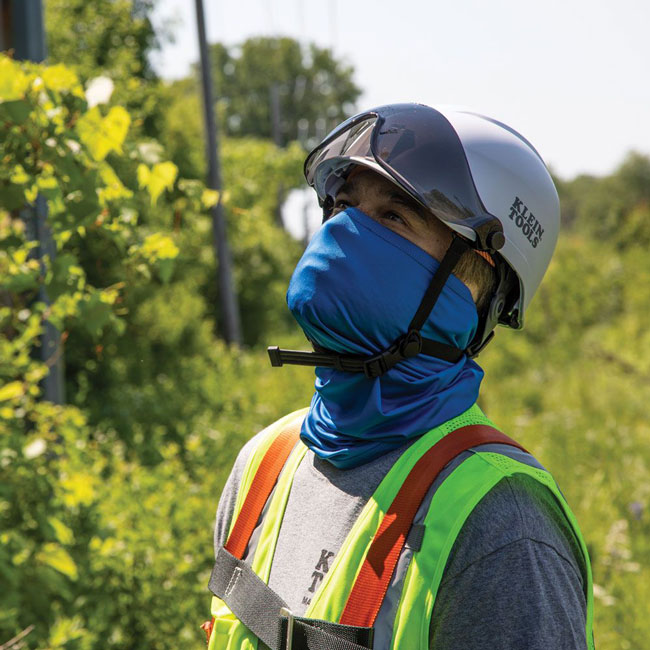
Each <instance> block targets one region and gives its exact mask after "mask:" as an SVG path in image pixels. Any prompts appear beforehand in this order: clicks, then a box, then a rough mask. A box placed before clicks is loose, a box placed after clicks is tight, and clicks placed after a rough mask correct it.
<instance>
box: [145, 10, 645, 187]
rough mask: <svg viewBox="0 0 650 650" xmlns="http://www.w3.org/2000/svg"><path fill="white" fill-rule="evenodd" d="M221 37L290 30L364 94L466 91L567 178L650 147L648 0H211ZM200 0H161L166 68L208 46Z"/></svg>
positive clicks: (441, 98)
mask: <svg viewBox="0 0 650 650" xmlns="http://www.w3.org/2000/svg"><path fill="white" fill-rule="evenodd" d="M204 6H205V10H206V26H207V34H208V40H209V41H210V42H214V41H221V42H224V43H226V44H236V43H241V42H242V41H244V40H245V39H246V38H248V37H250V36H259V35H266V36H271V35H273V36H276V35H288V36H292V37H294V38H296V39H298V40H300V41H302V42H305V43H307V42H316V43H318V44H319V45H320V46H327V47H331V48H332V49H333V51H334V54H335V56H336V57H337V58H339V59H342V60H343V61H345V62H346V63H348V64H350V65H352V66H353V67H354V69H355V77H354V78H355V82H356V83H357V85H358V86H359V87H360V88H362V89H363V94H362V96H361V98H360V100H359V102H358V108H359V109H360V110H361V109H366V108H370V107H372V106H377V105H380V104H387V103H394V102H398V101H418V102H422V103H425V104H430V105H435V104H461V105H465V106H469V107H471V108H473V109H475V110H478V111H480V112H484V113H486V114H488V115H491V116H493V117H496V118H498V119H500V120H501V121H503V122H506V123H507V124H509V125H510V126H512V127H514V128H515V129H517V130H518V131H520V132H521V133H522V134H523V135H524V136H525V137H526V138H528V139H529V140H530V141H531V142H532V143H533V144H534V145H535V147H536V148H537V150H538V151H539V152H540V154H541V155H542V157H543V158H544V160H545V161H546V162H547V164H548V165H549V166H550V167H551V168H552V169H553V171H554V172H555V173H556V174H558V175H559V176H561V177H562V178H566V179H569V178H573V177H574V176H576V175H578V174H581V173H589V174H596V175H603V174H607V173H609V172H611V171H613V170H614V169H615V168H616V167H617V166H618V165H619V164H620V163H621V162H622V161H623V159H624V157H625V154H626V153H627V152H629V151H630V150H636V151H640V152H642V153H645V154H650V36H649V35H648V34H649V33H648V26H649V25H650V2H648V1H647V0H617V1H616V2H613V1H612V0H545V1H544V2H539V1H537V2H535V1H533V0H489V2H488V1H487V0H456V2H453V3H452V2H440V1H439V0H429V1H424V0H423V1H420V2H418V1H416V0H395V1H393V2H389V1H388V0H373V2H367V1H366V2H360V1H359V0H320V2H313V1H312V2H309V1H306V0H237V1H236V2H230V3H225V2H219V1H218V0H204ZM194 12H195V4H194V2H191V0H159V5H158V9H157V13H156V18H155V20H156V22H157V23H158V24H162V23H163V22H164V21H165V20H167V19H172V20H174V21H175V24H174V26H173V32H174V34H175V39H176V41H175V43H173V44H166V45H165V46H164V48H163V50H162V52H160V53H159V54H158V55H156V57H155V60H154V64H155V66H156V69H157V70H158V71H159V73H160V74H161V75H162V76H163V78H166V79H176V78H179V77H183V76H185V75H187V74H188V73H189V67H190V64H191V63H192V62H194V61H196V60H197V59H198V46H197V42H196V22H195V14H194Z"/></svg>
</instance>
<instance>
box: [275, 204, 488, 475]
mask: <svg viewBox="0 0 650 650" xmlns="http://www.w3.org/2000/svg"><path fill="white" fill-rule="evenodd" d="M438 266H439V262H438V261H437V260H435V259H434V258H433V257H431V256H430V255H429V254H428V253H426V252H425V251H424V250H422V249H421V248H419V247H418V246H416V245H415V244H414V243H412V242H410V241H409V240H407V239H405V238H404V237H402V236H400V235H398V234H397V233H395V232H393V231H392V230H390V229H389V228H387V227H385V226H383V225H382V224H380V223H378V222H376V221H374V220H373V219H371V218H370V217H369V216H367V215H365V214H364V213H363V212H361V211H359V210H357V209H355V208H349V209H347V210H345V211H343V212H339V213H338V214H337V215H335V216H334V217H331V218H330V219H328V220H327V221H326V222H325V223H324V224H323V225H322V226H321V228H320V229H319V230H318V231H317V232H316V234H315V235H314V236H313V238H312V240H311V242H310V243H309V245H308V246H307V248H306V250H305V252H304V254H303V256H302V258H301V259H300V261H299V262H298V265H297V266H296V269H295V271H294V273H293V275H292V277H291V281H290V283H289V289H288V291H287V304H288V306H289V309H290V310H291V312H292V314H293V315H294V317H295V319H296V320H297V321H298V323H299V325H300V326H301V327H302V329H303V331H304V332H305V334H306V336H307V338H308V339H310V341H312V342H313V343H314V344H316V345H317V346H320V347H322V348H325V349H328V350H333V351H335V352H340V353H344V354H360V355H373V354H377V353H379V352H381V351H382V350H385V349H386V348H387V347H388V346H389V345H390V344H391V343H392V342H393V341H394V340H395V339H397V338H398V337H399V336H400V335H401V334H404V333H405V331H406V328H407V327H408V324H409V322H410V321H411V318H412V317H413V315H414V314H415V312H416V311H417V309H418V306H419V305H420V301H421V300H422V296H423V295H424V293H425V291H426V290H427V287H428V286H429V283H430V282H431V278H432V276H433V274H434V273H435V271H436V270H437V268H438ZM477 326H478V315H477V312H476V307H475V305H474V301H473V300H472V296H471V293H470V291H469V289H468V288H467V287H466V286H465V285H464V284H463V283H462V282H461V281H460V280H459V279H458V278H456V277H455V276H454V275H451V276H449V278H448V279H447V282H446V283H445V286H444V288H443V290H442V292H441V294H440V296H439V298H438V300H437V302H436V304H435V307H434V308H433V310H432V312H431V314H430V315H429V318H428V320H427V321H426V323H425V325H424V326H423V327H422V329H421V334H422V336H423V337H425V338H429V339H433V340H436V341H440V342H442V343H446V344H448V345H453V346H456V347H458V348H461V349H465V348H466V347H467V346H468V344H469V343H470V341H471V340H472V338H473V337H474V334H475V332H476V328H477ZM482 378H483V371H482V370H481V369H480V367H479V366H478V365H477V364H476V363H475V362H474V361H472V360H471V359H468V358H467V357H466V356H463V357H462V358H461V359H460V361H458V362H457V363H449V362H447V361H443V360H442V359H438V358H436V357H429V356H426V355H422V354H420V355H417V356H415V357H411V358H409V359H406V360H404V361H401V362H400V363H398V364H397V365H396V366H395V367H393V368H391V369H390V370H389V371H388V372H387V373H386V374H385V375H383V376H381V377H377V378H374V379H368V378H367V377H366V376H365V375H363V374H361V373H350V372H343V371H340V370H336V369H333V368H316V384H315V388H316V392H315V394H314V396H313V398H312V401H311V405H310V409H309V413H308V414H307V417H306V418H305V420H304V422H303V425H302V431H301V439H302V440H303V442H304V443H305V444H306V445H307V446H308V447H309V448H310V449H312V450H313V451H314V453H315V454H316V455H318V456H319V457H320V458H324V459H327V460H328V461H330V462H331V463H333V464H334V465H335V466H336V467H338V468H341V469H348V468H351V467H356V466H358V465H361V464H363V463H367V462H369V461H371V460H373V459H375V458H377V457H379V456H381V455H383V454H385V453H387V452H389V451H391V450H393V449H396V448H398V447H400V446H402V445H404V444H405V443H406V442H407V441H409V440H410V439H412V438H415V437H417V436H420V435H422V434H424V433H426V432H427V431H429V430H430V429H432V428H434V427H436V426H438V425H440V424H442V423H443V422H445V421H447V420H449V419H451V418H453V417H455V416H457V415H460V414H461V413H463V412H464V411H466V410H467V409H468V408H469V407H470V406H472V404H474V402H475V401H476V399H477V397H478V389H479V386H480V383H481V380H482Z"/></svg>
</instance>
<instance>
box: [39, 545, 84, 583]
mask: <svg viewBox="0 0 650 650" xmlns="http://www.w3.org/2000/svg"><path fill="white" fill-rule="evenodd" d="M36 559H37V560H38V561H39V562H41V563H42V564H46V565H47V566H50V567H52V568H53V569H56V570H57V571H58V572H59V573H62V574H63V575H64V576H67V577H68V578H70V579H71V580H76V579H77V575H78V574H77V565H76V564H75V562H74V560H73V559H72V558H71V557H70V555H69V554H68V552H67V551H65V550H64V549H63V548H61V546H59V545H58V544H55V543H54V542H50V543H49V544H43V547H42V548H41V550H40V551H39V552H38V553H37V554H36Z"/></svg>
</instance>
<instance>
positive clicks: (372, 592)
mask: <svg viewBox="0 0 650 650" xmlns="http://www.w3.org/2000/svg"><path fill="white" fill-rule="evenodd" d="M489 443H500V444H505V445H511V446H513V447H518V448H519V449H521V450H522V451H526V450H525V449H524V448H523V447H522V446H521V445H520V444H519V443H518V442H515V441H514V440H512V439H511V438H509V437H508V436H506V435H505V434H503V433H501V432H500V431H498V430H497V429H494V428H493V427H490V426H487V425H483V424H473V425H469V426H465V427H461V428H460V429H456V431H452V432H451V433H449V434H447V435H446V436H445V437H444V438H442V439H441V440H439V441H438V442H437V443H436V444H435V445H433V447H431V449H429V450H428V451H427V452H426V453H425V454H424V455H423V456H422V457H421V458H420V460H418V462H417V463H416V464H415V465H414V466H413V469H412V470H411V471H410V473H409V475H408V476H407V477H406V480H405V481H404V483H403V485H402V487H401V488H400V490H399V492H398V493H397V495H396V496H395V498H394V499H393V502H392V503H391V505H390V508H389V509H388V511H387V512H386V514H385V515H384V518H383V520H382V522H381V524H380V526H379V529H378V531H377V533H376V534H375V536H374V538H373V540H372V542H371V544H370V548H369V549H368V553H367V554H366V559H365V560H364V562H363V565H362V566H361V570H360V571H359V575H358V576H357V579H356V581H355V583H354V585H353V587H352V590H351V591H350V595H349V596H348V600H347V602H346V604H345V608H344V610H343V613H342V614H341V618H340V621H339V622H340V623H341V624H343V625H356V626H359V627H372V626H373V625H374V623H375V619H376V618H377V614H378V613H379V609H380V607H381V604H382V602H383V600H384V596H385V595H386V591H387V589H388V585H389V583H390V580H391V577H392V575H393V572H394V570H395V566H396V564H397V560H398V559H399V556H400V554H401V552H402V549H403V547H404V543H405V541H406V536H407V534H408V531H409V529H410V528H411V525H412V523H413V519H414V517H415V515H416V513H417V511H418V508H419V507H420V505H421V503H422V501H423V499H424V497H425V496H426V494H427V492H428V491H429V488H430V487H431V485H432V484H433V482H434V481H435V479H436V477H437V476H438V474H440V472H441V471H442V469H443V468H444V467H445V466H446V465H447V464H448V463H449V462H450V461H452V460H453V459H454V458H455V457H456V456H458V454H460V453H462V452H463V451H466V450H467V449H470V448H471V447H476V446H478V445H484V444H489Z"/></svg>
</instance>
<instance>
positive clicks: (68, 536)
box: [47, 517, 74, 545]
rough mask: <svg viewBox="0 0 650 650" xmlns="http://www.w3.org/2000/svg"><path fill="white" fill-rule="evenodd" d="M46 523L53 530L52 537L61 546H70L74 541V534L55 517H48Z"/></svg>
mask: <svg viewBox="0 0 650 650" xmlns="http://www.w3.org/2000/svg"><path fill="white" fill-rule="evenodd" d="M47 521H48V523H49V524H50V526H52V528H53V529H54V535H55V536H56V538H57V540H59V542H61V544H66V545H67V544H72V542H73V541H74V533H73V532H72V529H71V528H69V527H68V526H66V525H65V524H64V523H63V522H62V521H60V520H59V519H57V518H56V517H49V518H48V520H47Z"/></svg>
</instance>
